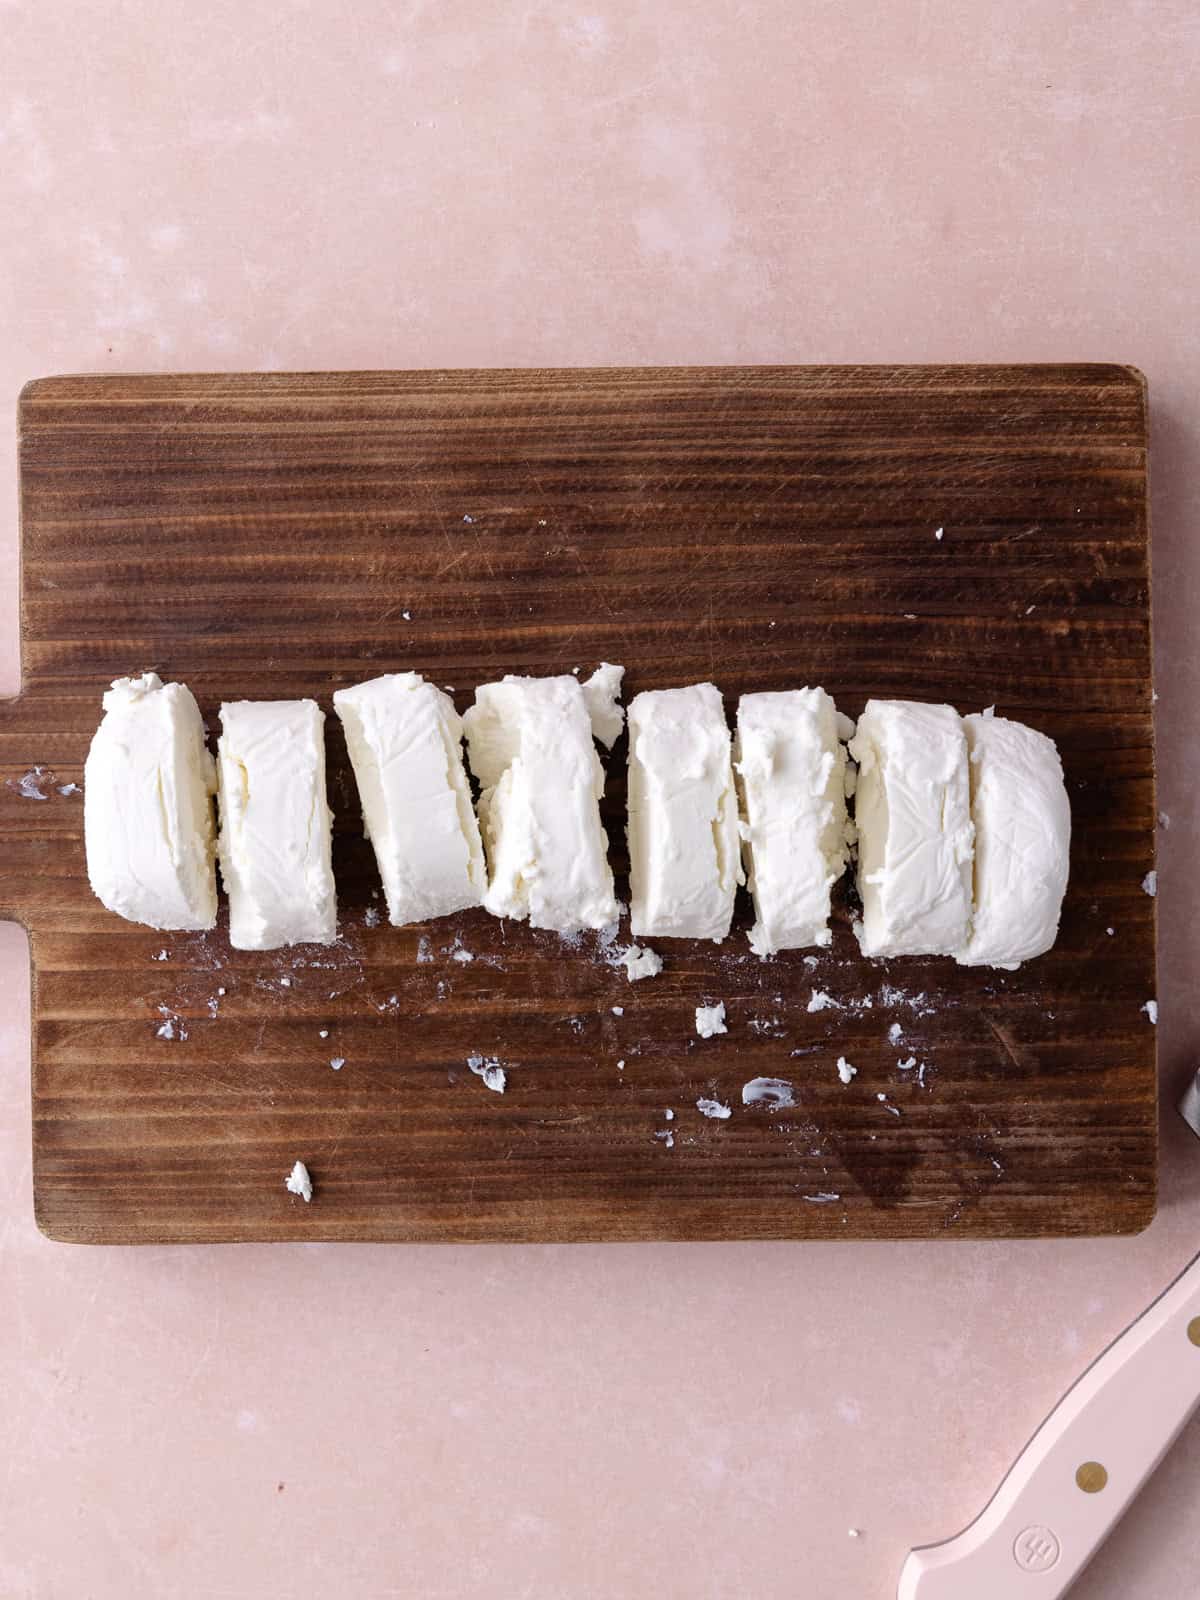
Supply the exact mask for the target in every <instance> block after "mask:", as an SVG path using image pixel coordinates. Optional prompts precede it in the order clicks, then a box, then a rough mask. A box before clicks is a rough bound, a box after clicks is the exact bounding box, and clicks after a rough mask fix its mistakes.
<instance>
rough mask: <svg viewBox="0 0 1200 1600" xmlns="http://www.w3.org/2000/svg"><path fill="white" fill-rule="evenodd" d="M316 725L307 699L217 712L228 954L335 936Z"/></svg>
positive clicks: (320, 737) (234, 705)
mask: <svg viewBox="0 0 1200 1600" xmlns="http://www.w3.org/2000/svg"><path fill="white" fill-rule="evenodd" d="M324 724H325V717H324V714H323V713H322V711H321V709H320V707H319V706H318V705H317V703H316V701H315V700H235V701H232V702H230V703H227V704H226V705H223V706H222V707H221V737H220V739H219V740H218V741H217V784H218V788H217V795H218V800H219V803H220V810H221V833H220V841H219V849H220V859H221V878H222V881H223V882H224V885H225V890H226V893H227V894H228V895H229V942H230V944H231V945H232V946H233V948H234V949H235V950H276V949H278V948H280V947H281V946H282V945H289V944H332V943H333V942H334V940H335V939H336V937H337V895H336V890H335V888H334V883H333V870H332V866H331V860H330V842H331V832H332V824H333V817H332V815H331V813H330V810H329V805H328V802H327V800H326V796H325V736H324Z"/></svg>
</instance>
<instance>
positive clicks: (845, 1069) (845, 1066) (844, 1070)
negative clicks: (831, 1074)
mask: <svg viewBox="0 0 1200 1600" xmlns="http://www.w3.org/2000/svg"><path fill="white" fill-rule="evenodd" d="M837 1075H838V1077H839V1078H840V1079H841V1080H842V1082H843V1083H849V1082H850V1080H851V1078H854V1077H857V1075H858V1068H857V1067H852V1066H851V1065H850V1063H849V1062H848V1061H847V1060H846V1058H845V1056H839V1057H838V1059H837Z"/></svg>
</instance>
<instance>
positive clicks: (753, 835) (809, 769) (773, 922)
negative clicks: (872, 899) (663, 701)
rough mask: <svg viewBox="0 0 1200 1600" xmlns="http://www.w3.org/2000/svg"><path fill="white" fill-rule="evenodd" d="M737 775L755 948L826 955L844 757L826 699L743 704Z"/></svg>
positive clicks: (792, 693) (843, 840) (841, 839)
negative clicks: (821, 950) (812, 949)
mask: <svg viewBox="0 0 1200 1600" xmlns="http://www.w3.org/2000/svg"><path fill="white" fill-rule="evenodd" d="M733 760H734V767H735V769H736V771H737V774H738V787H739V790H740V792H741V801H742V824H741V834H742V854H743V857H744V859H745V865H746V882H747V885H748V887H749V889H750V893H751V896H752V897H753V900H754V910H755V922H754V926H753V927H752V928H751V930H750V948H751V949H752V950H754V951H755V953H756V954H758V955H761V956H767V955H771V954H773V953H774V952H775V951H776V950H795V949H803V948H804V947H806V946H810V945H827V944H829V943H830V942H831V939H832V934H831V932H830V928H829V900H830V891H831V890H832V888H833V885H834V884H835V883H836V882H837V880H838V879H839V878H840V877H841V875H842V873H843V871H844V870H845V866H846V851H847V829H846V785H845V772H846V749H845V746H844V745H843V744H842V742H841V739H840V738H839V737H838V715H837V707H836V706H835V705H834V703H833V701H832V700H831V699H830V697H829V696H828V695H827V694H826V693H825V691H824V689H788V690H784V691H782V692H779V693H762V694H744V695H743V696H742V698H741V699H740V700H739V702H738V712H737V738H736V740H735V743H734V755H733Z"/></svg>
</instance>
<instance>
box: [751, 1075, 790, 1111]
mask: <svg viewBox="0 0 1200 1600" xmlns="http://www.w3.org/2000/svg"><path fill="white" fill-rule="evenodd" d="M742 1104H743V1105H744V1106H757V1105H765V1106H766V1107H767V1109H768V1110H769V1111H780V1110H785V1109H786V1108H787V1107H788V1106H794V1105H795V1104H796V1091H795V1087H794V1085H792V1084H790V1083H789V1082H788V1080H787V1079H786V1078H751V1079H750V1081H749V1082H748V1083H744V1084H743V1085H742Z"/></svg>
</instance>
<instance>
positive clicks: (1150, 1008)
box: [1142, 1000, 1158, 1023]
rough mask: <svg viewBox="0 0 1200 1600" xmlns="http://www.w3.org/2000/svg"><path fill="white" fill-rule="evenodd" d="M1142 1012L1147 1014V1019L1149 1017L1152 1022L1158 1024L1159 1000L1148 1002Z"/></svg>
mask: <svg viewBox="0 0 1200 1600" xmlns="http://www.w3.org/2000/svg"><path fill="white" fill-rule="evenodd" d="M1142 1010H1143V1011H1144V1012H1145V1013H1146V1015H1147V1017H1149V1019H1150V1021H1151V1022H1154V1023H1156V1022H1157V1021H1158V1001H1157V1000H1147V1001H1146V1004H1145V1005H1144V1006H1143V1007H1142Z"/></svg>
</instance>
